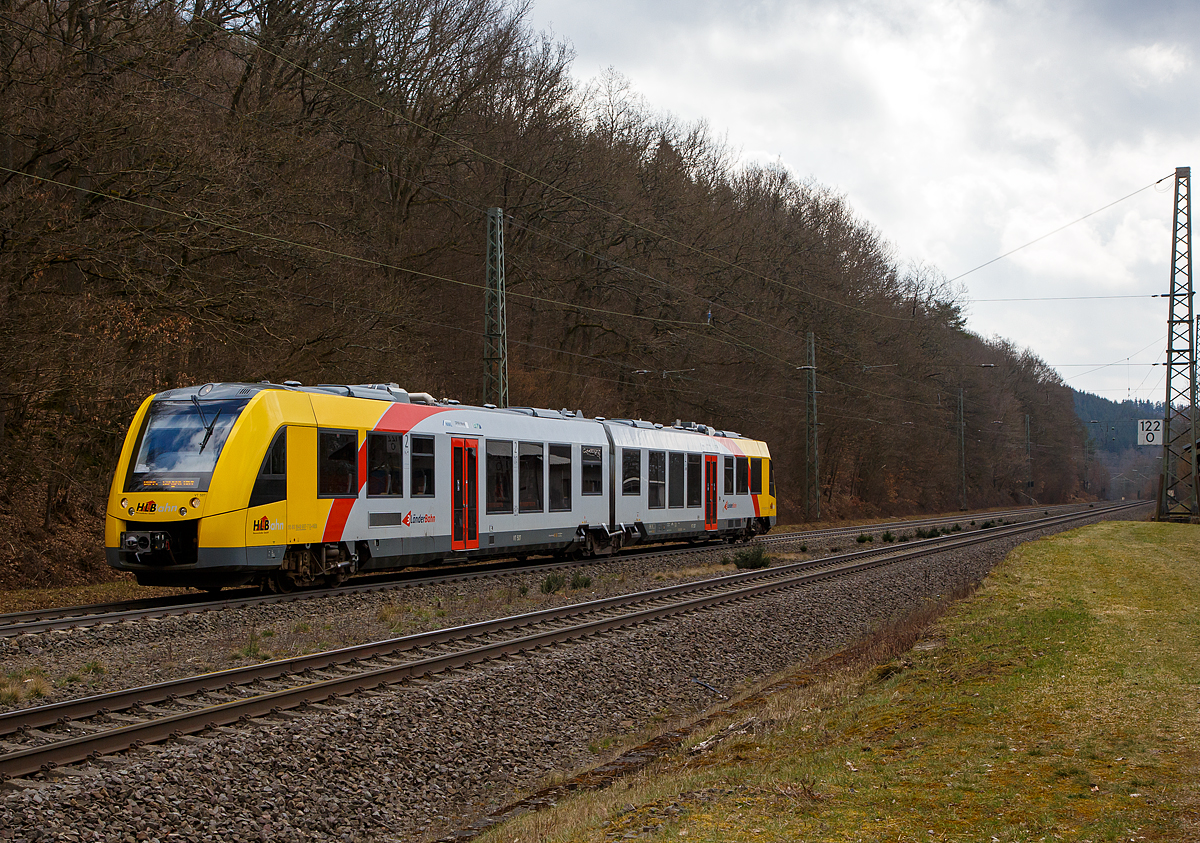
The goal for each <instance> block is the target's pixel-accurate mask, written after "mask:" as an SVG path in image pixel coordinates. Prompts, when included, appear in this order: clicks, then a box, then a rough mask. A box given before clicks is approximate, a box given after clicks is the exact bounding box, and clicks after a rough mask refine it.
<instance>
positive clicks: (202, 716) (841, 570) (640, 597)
mask: <svg viewBox="0 0 1200 843" xmlns="http://www.w3.org/2000/svg"><path fill="white" fill-rule="evenodd" d="M1138 505H1147V504H1131V506H1138ZM1111 511H1112V510H1111V509H1109V510H1106V511H1101V512H1099V513H1097V512H1095V511H1089V512H1084V513H1071V514H1068V515H1061V516H1054V517H1051V518H1046V519H1039V520H1037V521H1034V522H1026V523H1023V524H1018V525H1011V526H1009V527H1007V528H996V529H991V530H986V531H976V532H974V533H972V534H969V535H965V536H957V537H955V538H953V539H950V540H949V541H940V542H939V541H937V540H934V539H930V540H927V541H926V542H924V543H922V546H916V545H909V546H908V547H907V548H905V549H903V550H900V549H897V548H889V549H887V550H886V551H880V550H872V551H863V552H859V553H854V554H845V555H843V556H841V557H837V559H839V560H840V561H839V562H837V563H836V564H827V565H824V566H822V567H820V568H819V569H817V570H810V571H792V572H791V574H790V575H789V576H785V577H780V578H777V579H774V580H771V581H768V582H762V583H758V584H751V585H746V586H743V587H740V588H734V589H732V590H726V591H721V592H719V593H710V594H705V595H701V596H696V597H692V598H690V599H687V600H683V601H681V602H677V603H671V604H667V605H660V606H651V607H648V608H643V609H638V610H635V611H632V612H627V613H624V614H620V615H617V616H615V617H607V618H599V619H596V620H591V621H585V622H582V623H576V624H573V625H571V626H566V627H560V628H558V629H552V630H547V631H543V632H537V633H532V634H529V635H525V636H521V637H519V638H516V639H511V640H507V641H502V642H497V643H492V644H485V645H481V646H479V647H472V648H470V649H467V650H462V651H458V652H454V653H449V654H443V655H435V656H430V657H427V658H423V659H417V660H415V661H410V662H406V663H404V664H400V665H387V666H384V667H380V668H374V669H369V670H366V671H363V672H360V673H357V674H352V675H349V676H343V677H335V678H331V679H325V680H321V681H318V682H312V683H308V684H306V685H302V686H300V687H297V688H288V689H283V690H278V691H272V692H268V693H265V694H259V695H256V696H253V697H249V698H246V699H241V700H232V701H229V702H224V703H220V704H217V705H214V706H211V707H207V708H203V709H198V710H191V711H186V712H182V713H178V714H169V715H165V716H162V717H158V718H156V719H154V720H149V721H146V722H143V723H135V724H130V725H127V726H122V727H119V728H117V729H113V730H110V731H106V732H101V733H95V734H88V735H83V736H79V737H75V738H68V739H66V740H62V741H58V742H54V743H50V744H46V745H42V746H36V747H31V748H28V749H23V750H18V751H15V752H11V753H8V754H6V755H3V756H0V776H3V777H12V776H21V775H28V774H30V773H34V772H37V771H39V770H49V769H53V768H54V767H56V766H59V765H61V764H66V763H74V762H78V761H82V760H86V759H89V758H95V757H97V756H98V755H99V754H106V753H110V752H116V751H121V750H124V749H129V748H131V747H136V746H141V745H142V744H144V743H153V742H157V741H161V740H164V739H166V738H169V737H178V736H180V735H182V734H187V733H194V732H199V731H204V730H205V729H210V728H214V727H216V726H222V725H228V724H229V723H233V722H237V721H245V720H246V719H248V718H253V717H259V716H262V715H265V714H271V713H278V712H280V711H283V710H286V709H292V708H296V707H299V706H303V705H306V704H309V703H313V702H318V701H322V700H326V701H328V700H332V699H335V698H336V697H338V696H346V695H348V694H350V693H354V692H356V691H361V690H369V689H372V688H378V687H382V686H385V685H388V684H395V683H397V682H402V681H405V680H410V679H412V678H414V677H421V676H426V675H431V674H434V673H441V672H444V671H446V670H452V669H454V668H457V667H463V666H467V665H470V664H476V663H479V662H482V661H487V660H493V659H497V658H500V657H502V656H505V655H511V654H515V653H522V652H525V651H527V650H529V649H532V648H537V647H541V646H548V645H551V644H556V643H561V642H562V641H566V640H571V639H578V638H584V637H588V636H592V635H596V634H600V633H603V632H607V631H611V630H614V629H618V628H622V627H627V626H631V625H635V624H640V623H645V622H647V621H650V620H655V619H659V618H662V617H666V616H668V615H676V614H684V613H690V612H695V611H699V610H701V609H705V608H709V607H711V606H715V605H719V604H722V603H729V602H734V601H740V600H746V599H749V598H752V597H757V596H761V595H763V594H767V593H771V592H775V591H779V590H783V589H787V588H793V587H796V586H799V585H804V584H809V583H813V582H817V581H820V580H824V579H829V578H832V577H835V576H836V577H841V576H849V575H851V574H854V573H858V572H861V571H864V570H868V569H871V568H875V567H880V566H883V565H891V564H895V563H897V562H900V561H904V560H908V559H913V558H918V557H921V556H924V555H929V554H933V553H943V552H947V551H951V550H954V549H958V548H961V547H967V546H970V545H973V544H980V543H984V542H990V541H995V540H998V539H1002V538H1010V537H1012V536H1015V535H1020V534H1021V533H1025V532H1031V531H1035V530H1041V529H1047V528H1049V527H1053V526H1058V525H1061V524H1065V523H1070V522H1072V521H1082V520H1085V519H1089V518H1093V517H1095V516H1097V515H1102V514H1105V512H1111ZM888 551H891V552H888ZM863 557H870V558H863ZM821 561H825V562H828V561H830V560H821ZM797 564H802V563H797ZM794 567H795V566H784V567H783V568H779V569H773V570H774V571H775V573H779V572H780V571H784V570H786V569H787V568H794ZM751 573H753V574H758V573H759V572H751ZM721 579H722V580H724V581H725V583H726V584H731V579H730V578H721ZM714 582H715V581H711V580H710V581H705V583H706V584H707V585H708V588H709V590H711V589H712V585H713V583H714ZM687 585H690V586H692V587H693V588H695V587H696V586H698V585H699V584H696V583H693V584H687ZM687 585H681V586H670V587H667V588H666V589H656V590H655V591H654V592H644V593H641V594H636V595H626V596H625V599H626V600H627V601H629V602H634V601H636V603H638V604H642V603H645V602H646V601H647V600H648V599H649V600H661V599H662V598H663V597H664V596H666V595H664V594H662V593H661V592H664V591H679V590H680V589H685V588H686V587H687ZM650 595H654V596H653V597H651V596H650ZM620 599H621V598H607V599H606V600H603V601H594V603H597V604H600V603H609V604H612V603H615V602H617V601H619V600H620ZM568 608H571V609H575V610H578V609H579V608H580V604H577V605H575V606H573V607H568ZM546 611H549V610H546ZM589 613H590V612H589ZM534 614H535V615H536V614H539V613H534ZM576 614H581V613H580V612H578V611H576ZM519 617H521V616H519ZM513 620H515V619H502V620H501V621H497V622H483V624H482V625H481V624H472V625H470V626H468V627H459V628H456V629H450V630H441V631H439V632H438V633H434V634H435V635H437V634H441V635H450V634H457V635H458V636H459V638H460V640H462V639H470V638H472V637H474V636H475V635H478V634H481V633H480V627H481V626H485V625H487V624H489V623H504V622H509V623H511V621H513ZM399 640H403V639H394V641H399ZM200 678H203V677H200Z"/></svg>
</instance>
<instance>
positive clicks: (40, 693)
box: [0, 669, 50, 705]
mask: <svg viewBox="0 0 1200 843" xmlns="http://www.w3.org/2000/svg"><path fill="white" fill-rule="evenodd" d="M49 693H50V682H49V680H47V679H46V677H45V676H44V675H43V674H42V672H41V671H39V670H32V669H30V670H13V671H9V672H8V673H6V674H4V675H3V676H0V703H2V704H5V705H15V704H17V703H21V702H25V701H26V700H38V699H41V698H42V697H44V696H46V695H47V694H49Z"/></svg>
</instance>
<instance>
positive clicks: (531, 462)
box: [517, 442, 545, 512]
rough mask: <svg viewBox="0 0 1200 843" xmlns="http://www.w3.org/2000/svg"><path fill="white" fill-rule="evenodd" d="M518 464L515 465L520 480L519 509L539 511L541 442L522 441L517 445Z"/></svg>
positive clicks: (540, 503) (540, 497) (542, 475)
mask: <svg viewBox="0 0 1200 843" xmlns="http://www.w3.org/2000/svg"><path fill="white" fill-rule="evenodd" d="M518 459H519V461H520V462H519V464H518V465H517V471H518V472H519V474H518V479H519V481H520V486H521V489H520V493H521V497H520V500H521V511H522V512H541V511H542V509H543V505H542V489H543V486H542V478H543V477H544V476H545V475H544V465H543V463H542V444H541V443H540V442H522V443H521V444H520V446H519V455H518Z"/></svg>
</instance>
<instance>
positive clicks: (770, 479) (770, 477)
mask: <svg viewBox="0 0 1200 843" xmlns="http://www.w3.org/2000/svg"><path fill="white" fill-rule="evenodd" d="M763 463H764V464H765V465H766V467H767V483H768V486H767V488H768V489H770V490H771V491H770V495H771V497H775V467H774V466H772V465H771V461H770V460H763Z"/></svg>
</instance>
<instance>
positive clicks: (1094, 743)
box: [484, 522, 1200, 843]
mask: <svg viewBox="0 0 1200 843" xmlns="http://www.w3.org/2000/svg"><path fill="white" fill-rule="evenodd" d="M1198 546H1200V527H1196V526H1189V525H1173V524H1144V523H1121V522H1108V523H1104V524H1099V525H1095V526H1092V527H1088V528H1084V529H1081V530H1076V531H1072V532H1069V533H1065V534H1061V535H1059V536H1056V537H1053V538H1050V539H1046V540H1042V541H1038V542H1034V543H1031V544H1027V545H1023V546H1022V547H1020V548H1018V549H1017V550H1016V551H1014V553H1013V554H1012V555H1011V556H1010V557H1009V559H1008V560H1007V561H1005V562H1004V563H1003V564H1002V565H1000V566H999V567H998V568H997V569H996V570H995V571H994V572H993V575H992V576H990V577H989V578H988V580H987V581H986V582H985V584H984V586H983V587H982V588H981V589H980V590H979V591H978V592H976V594H975V595H974V596H973V597H971V598H969V599H967V600H965V601H963V602H961V603H959V604H957V605H955V606H953V607H952V608H951V610H950V611H949V612H948V613H947V615H946V616H944V617H943V618H942V619H941V620H940V621H938V622H937V623H936V624H935V625H934V626H932V627H930V628H929V629H927V630H926V631H925V633H924V639H923V640H922V641H920V642H919V643H918V645H917V646H916V647H915V648H913V649H912V650H910V651H908V652H906V653H900V654H896V653H885V654H883V655H881V656H880V657H879V658H878V659H877V660H875V661H868V660H864V661H859V662H854V661H853V660H847V663H846V664H847V666H846V667H844V669H837V670H831V671H828V672H826V673H824V674H821V675H820V676H819V677H818V679H817V680H816V681H812V682H809V683H808V684H807V685H805V686H804V687H802V688H798V689H794V690H788V691H784V692H780V693H776V694H773V695H771V696H770V697H768V698H767V700H766V701H765V702H764V703H762V704H761V705H760V706H759V708H758V710H757V711H756V712H755V714H756V716H757V717H758V719H759V721H760V722H761V723H764V724H769V726H768V727H767V728H762V729H759V730H753V731H749V732H747V733H746V734H744V735H739V736H733V737H730V738H728V739H726V740H724V741H722V742H721V743H719V744H718V745H717V747H716V748H715V749H714V750H713V751H712V752H710V753H707V754H704V755H700V756H689V755H687V754H685V753H680V754H679V755H677V756H674V757H669V758H666V759H663V760H661V761H659V762H657V763H656V764H655V765H654V766H653V767H652V768H650V769H649V770H647V771H645V772H643V773H640V774H638V775H636V776H632V777H629V778H627V779H626V780H623V781H622V782H618V783H617V784H615V785H613V786H611V787H609V788H608V789H606V790H604V791H600V792H597V793H591V794H579V795H576V796H573V797H571V798H569V799H565V800H563V802H562V803H560V805H559V806H558V807H556V808H555V809H553V810H552V811H548V812H542V813H539V814H536V815H532V816H530V817H526V818H522V819H519V820H517V821H515V822H514V823H510V824H508V825H506V826H504V827H502V828H501V829H498V830H497V831H495V832H493V833H492V834H490V835H489V836H487V837H485V838H484V839H485V840H487V841H500V840H505V841H509V840H513V839H514V838H520V839H521V840H561V841H572V842H573V843H581V842H582V841H602V840H613V839H621V838H623V837H624V836H625V835H627V834H629V833H631V832H636V833H637V836H638V839H639V840H654V841H663V840H678V839H686V840H688V841H689V843H691V841H705V842H706V843H708V842H709V841H713V842H714V843H715V841H749V840H778V841H783V840H788V841H791V840H797V841H859V840H863V841H981V842H982V843H989V841H998V843H1017V841H1042V840H1045V841H1054V840H1066V841H1093V842H1094V843H1099V841H1118V840H1122V841H1128V840H1150V841H1155V840H1158V841H1164V840H1171V841H1175V840H1178V841H1188V840H1196V839H1200V818H1198V817H1200V812H1198V810H1197V808H1198V806H1200V559H1198V558H1197V556H1198V555H1197V553H1196V550H1197V547H1198ZM746 716H747V715H746V712H745V711H742V712H739V713H738V714H737V715H736V717H738V718H741V719H745V717H746ZM728 722H730V720H728V719H727V720H724V721H721V722H719V723H717V724H715V725H713V726H712V727H711V728H709V729H708V730H707V731H705V732H703V733H699V734H697V735H695V736H694V737H693V740H694V741H695V742H698V741H699V740H702V739H703V738H705V737H707V736H709V735H712V734H715V733H716V732H717V731H719V730H720V729H721V728H722V727H723V726H724V725H725V724H726V723H728Z"/></svg>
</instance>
